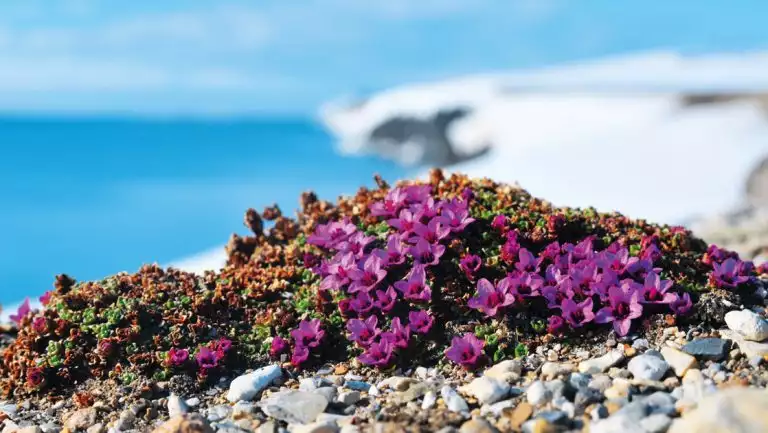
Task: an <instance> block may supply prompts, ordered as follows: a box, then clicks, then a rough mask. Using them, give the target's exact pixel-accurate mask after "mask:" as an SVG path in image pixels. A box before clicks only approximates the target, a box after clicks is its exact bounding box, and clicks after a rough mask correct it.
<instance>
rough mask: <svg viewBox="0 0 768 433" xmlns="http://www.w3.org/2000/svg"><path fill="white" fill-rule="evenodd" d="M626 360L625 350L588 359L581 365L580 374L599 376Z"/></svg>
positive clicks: (616, 350) (617, 350)
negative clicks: (598, 374)
mask: <svg viewBox="0 0 768 433" xmlns="http://www.w3.org/2000/svg"><path fill="white" fill-rule="evenodd" d="M623 359H624V350H622V349H615V350H611V351H609V352H608V353H606V354H605V355H603V356H600V357H598V358H593V359H588V360H586V361H582V362H580V363H579V372H581V373H588V374H597V373H603V372H605V371H607V370H608V369H609V368H611V367H613V366H614V365H616V364H618V363H619V362H621V361H622V360H623Z"/></svg>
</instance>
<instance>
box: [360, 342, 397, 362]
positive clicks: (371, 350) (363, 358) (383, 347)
mask: <svg viewBox="0 0 768 433" xmlns="http://www.w3.org/2000/svg"><path fill="white" fill-rule="evenodd" d="M392 350H393V347H392V344H391V343H390V342H389V340H383V339H382V340H381V341H379V342H378V343H373V344H371V345H370V346H368V348H367V349H366V350H365V352H363V354H362V355H360V356H358V357H357V359H358V360H359V361H360V362H362V363H363V364H365V365H372V366H375V367H386V366H387V365H389V364H390V363H391V362H392Z"/></svg>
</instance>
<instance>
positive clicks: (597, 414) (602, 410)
mask: <svg viewBox="0 0 768 433" xmlns="http://www.w3.org/2000/svg"><path fill="white" fill-rule="evenodd" d="M608 415H609V413H608V408H607V407H605V406H603V405H602V404H598V405H596V406H595V407H593V408H592V410H590V411H589V417H590V418H592V421H597V420H599V419H605V418H608Z"/></svg>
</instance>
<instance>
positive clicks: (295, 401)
mask: <svg viewBox="0 0 768 433" xmlns="http://www.w3.org/2000/svg"><path fill="white" fill-rule="evenodd" d="M327 406H328V400H326V399H325V397H323V396H321V395H318V394H315V393H311V392H304V391H285V392H280V393H277V394H273V395H271V396H270V397H269V398H268V399H266V400H262V401H261V402H259V407H261V410H262V411H263V412H264V413H265V414H267V415H268V416H271V417H272V418H276V419H278V420H280V421H285V422H287V423H289V424H309V423H311V422H313V421H314V420H315V418H317V416H318V415H319V414H321V413H322V412H323V411H325V408H326V407H327Z"/></svg>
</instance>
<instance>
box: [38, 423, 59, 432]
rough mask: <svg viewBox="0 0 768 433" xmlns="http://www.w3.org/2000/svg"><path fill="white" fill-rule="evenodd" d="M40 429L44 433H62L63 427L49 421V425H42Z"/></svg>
mask: <svg viewBox="0 0 768 433" xmlns="http://www.w3.org/2000/svg"><path fill="white" fill-rule="evenodd" d="M40 429H41V430H42V431H43V433H58V432H59V431H61V426H60V425H58V424H56V423H55V422H53V421H48V422H47V423H45V424H43V425H41V426H40Z"/></svg>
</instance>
